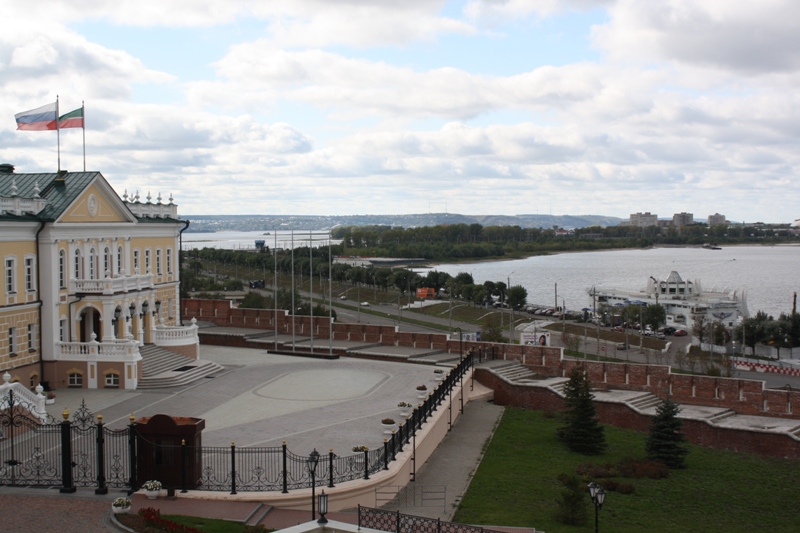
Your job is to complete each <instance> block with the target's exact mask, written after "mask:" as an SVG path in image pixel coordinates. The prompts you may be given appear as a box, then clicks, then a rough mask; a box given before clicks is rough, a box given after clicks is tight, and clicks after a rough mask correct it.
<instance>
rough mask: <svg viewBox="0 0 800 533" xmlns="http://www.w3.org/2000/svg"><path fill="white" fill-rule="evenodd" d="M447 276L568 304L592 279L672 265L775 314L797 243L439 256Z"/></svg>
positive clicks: (792, 280) (795, 265)
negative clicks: (478, 258) (473, 258)
mask: <svg viewBox="0 0 800 533" xmlns="http://www.w3.org/2000/svg"><path fill="white" fill-rule="evenodd" d="M433 268H434V269H435V270H438V271H440V272H446V273H448V274H450V275H453V276H455V275H456V274H458V273H459V272H469V273H470V274H471V275H472V277H473V279H474V281H475V283H478V284H480V283H483V282H484V281H486V280H490V281H504V282H506V283H508V280H509V279H510V280H511V285H522V286H523V287H525V289H526V290H527V291H528V302H529V303H531V304H540V305H547V306H549V307H553V306H555V302H556V300H555V297H556V296H555V292H556V284H557V285H558V289H557V290H558V305H559V306H560V305H561V302H562V298H563V299H564V302H565V303H566V306H567V308H568V309H571V310H579V309H581V308H584V307H591V306H592V298H591V296H589V294H588V291H589V289H591V287H592V286H597V287H604V288H621V289H630V290H638V289H643V288H644V287H645V286H646V285H647V279H648V278H649V277H650V276H653V277H654V278H656V279H658V280H661V279H665V278H666V277H667V276H668V275H669V273H670V271H672V270H675V271H677V272H678V273H679V274H680V275H681V277H682V278H683V279H690V280H695V279H696V280H699V281H700V283H701V285H702V287H703V288H704V289H706V290H709V289H712V288H717V289H723V288H727V289H728V290H733V289H735V288H739V287H742V288H744V289H745V290H746V291H747V292H746V294H747V304H748V308H749V310H750V314H751V315H753V314H755V312H756V311H758V310H761V311H765V312H767V313H768V314H770V315H773V316H774V317H775V318H777V317H778V315H779V314H780V313H781V312H785V313H790V312H791V310H792V294H793V293H794V292H795V291H798V290H800V275H798V274H800V272H798V269H799V268H800V246H730V247H725V248H723V249H722V250H706V249H703V248H652V249H647V250H609V251H603V252H580V253H564V254H556V255H545V256H536V257H528V258H526V259H517V260H511V261H488V262H481V263H467V264H464V263H460V264H458V263H443V264H438V265H435V266H434V267H433Z"/></svg>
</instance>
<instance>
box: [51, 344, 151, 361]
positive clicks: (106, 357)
mask: <svg viewBox="0 0 800 533" xmlns="http://www.w3.org/2000/svg"><path fill="white" fill-rule="evenodd" d="M55 358H56V360H59V359H67V360H70V361H123V362H134V361H139V360H140V359H141V358H142V356H141V354H139V343H138V342H137V341H121V342H120V341H114V342H97V341H91V342H57V343H56V349H55Z"/></svg>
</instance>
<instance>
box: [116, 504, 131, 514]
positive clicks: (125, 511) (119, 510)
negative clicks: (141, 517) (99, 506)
mask: <svg viewBox="0 0 800 533" xmlns="http://www.w3.org/2000/svg"><path fill="white" fill-rule="evenodd" d="M111 510H112V511H114V514H128V513H130V512H131V508H130V507H114V506H113V505H112V506H111Z"/></svg>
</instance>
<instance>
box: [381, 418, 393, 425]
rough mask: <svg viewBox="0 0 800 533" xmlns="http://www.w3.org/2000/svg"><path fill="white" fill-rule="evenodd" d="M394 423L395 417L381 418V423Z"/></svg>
mask: <svg viewBox="0 0 800 533" xmlns="http://www.w3.org/2000/svg"><path fill="white" fill-rule="evenodd" d="M394 423H395V421H394V418H384V419H383V420H381V424H386V425H393V424H394Z"/></svg>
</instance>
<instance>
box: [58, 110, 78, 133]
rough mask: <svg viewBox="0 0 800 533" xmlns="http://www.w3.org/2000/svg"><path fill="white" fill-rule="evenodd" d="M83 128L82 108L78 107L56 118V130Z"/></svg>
mask: <svg viewBox="0 0 800 533" xmlns="http://www.w3.org/2000/svg"><path fill="white" fill-rule="evenodd" d="M82 127H83V107H79V108H78V109H76V110H75V111H70V112H69V113H67V114H65V115H61V116H60V117H58V128H59V129H62V130H63V129H66V128H82Z"/></svg>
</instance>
